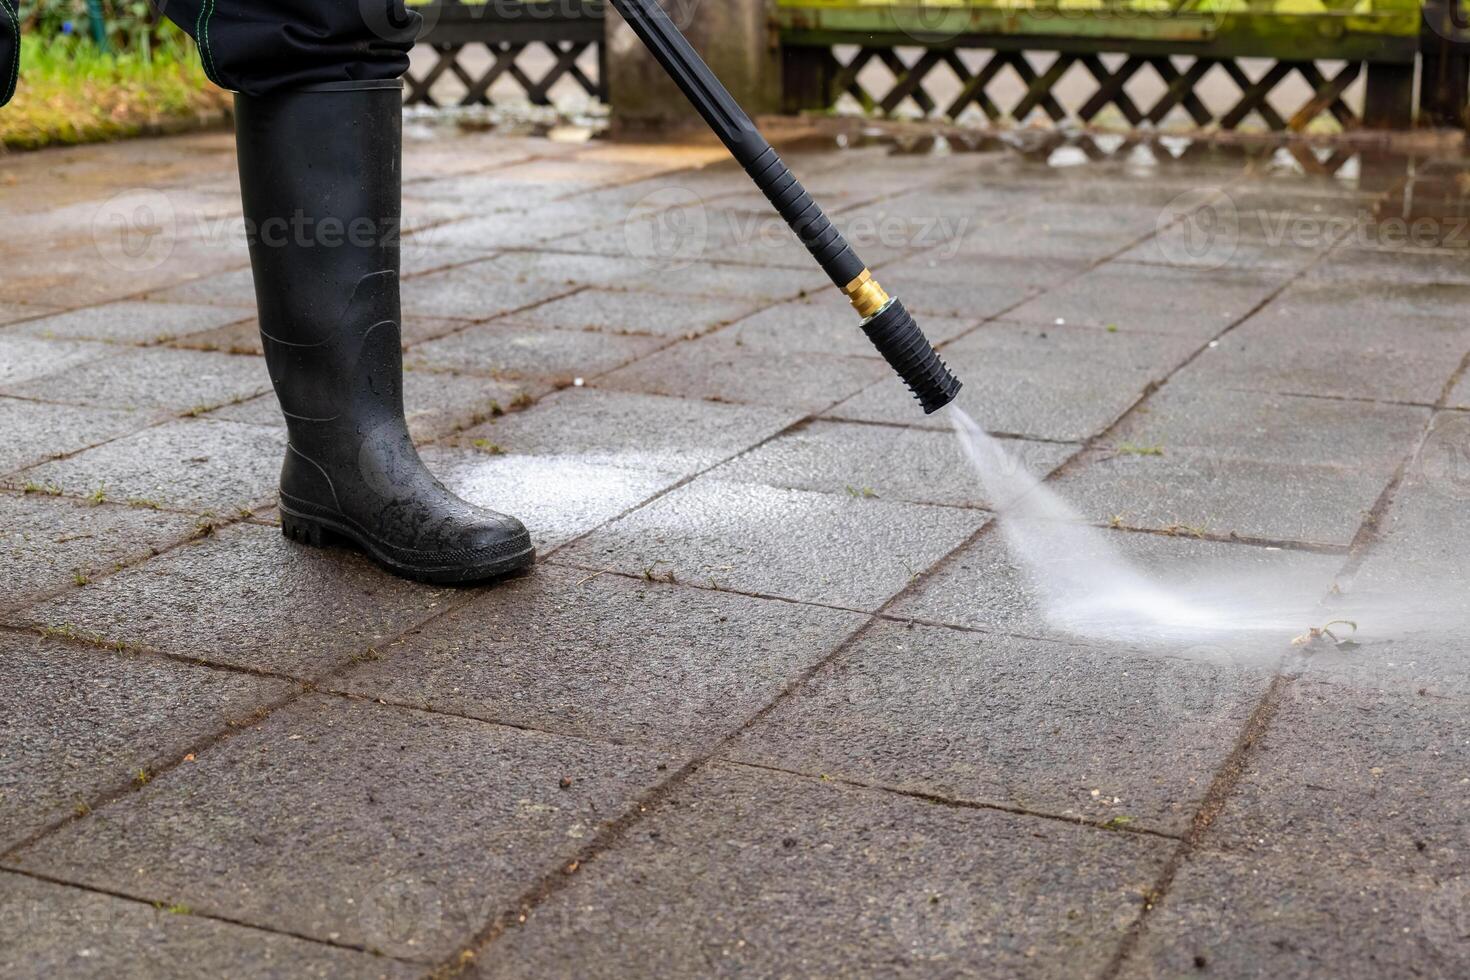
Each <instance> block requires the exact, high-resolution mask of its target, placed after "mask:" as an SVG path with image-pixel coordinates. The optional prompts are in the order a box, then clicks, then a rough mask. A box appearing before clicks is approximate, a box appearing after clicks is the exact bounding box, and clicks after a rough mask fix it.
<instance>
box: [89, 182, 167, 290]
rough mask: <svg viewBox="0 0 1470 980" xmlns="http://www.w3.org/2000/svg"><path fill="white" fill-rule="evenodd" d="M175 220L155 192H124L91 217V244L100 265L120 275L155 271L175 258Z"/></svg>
mask: <svg viewBox="0 0 1470 980" xmlns="http://www.w3.org/2000/svg"><path fill="white" fill-rule="evenodd" d="M177 241H178V218H177V216H176V215H175V214H174V205H173V202H172V201H170V200H169V198H168V195H167V194H164V193H161V192H160V191H154V190H133V191H124V192H123V193H121V194H118V195H116V196H114V197H113V198H111V199H110V200H108V201H107V202H106V203H105V204H103V205H102V206H101V207H100V208H98V209H97V213H96V214H95V215H93V217H92V243H93V245H95V246H96V248H97V254H98V255H100V256H101V257H102V261H104V262H106V263H107V264H108V265H110V266H112V267H113V268H114V269H117V270H118V271H119V272H127V273H138V272H147V271H149V270H151V269H156V268H158V267H159V266H161V265H163V264H164V263H165V262H167V261H168V260H169V258H170V257H171V256H172V255H173V254H174V246H175V244H177Z"/></svg>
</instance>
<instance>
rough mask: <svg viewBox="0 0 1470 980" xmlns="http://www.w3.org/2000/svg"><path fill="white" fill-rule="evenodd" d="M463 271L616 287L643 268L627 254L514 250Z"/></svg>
mask: <svg viewBox="0 0 1470 980" xmlns="http://www.w3.org/2000/svg"><path fill="white" fill-rule="evenodd" d="M465 271H466V272H467V273H473V274H476V275H480V276H483V277H486V278H489V279H496V280H509V281H511V282H517V283H545V284H560V285H563V286H615V285H620V284H622V283H624V282H627V281H629V280H632V279H635V278H637V277H638V276H639V275H640V274H641V273H643V272H644V271H645V270H644V267H643V266H642V265H641V264H640V263H639V262H638V261H637V260H636V259H634V258H632V257H630V256H597V255H568V254H566V253H565V252H535V251H514V252H505V253H502V254H500V255H497V256H495V257H494V258H492V259H487V260H486V261H484V262H480V263H476V264H475V265H472V266H467V267H466V268H465Z"/></svg>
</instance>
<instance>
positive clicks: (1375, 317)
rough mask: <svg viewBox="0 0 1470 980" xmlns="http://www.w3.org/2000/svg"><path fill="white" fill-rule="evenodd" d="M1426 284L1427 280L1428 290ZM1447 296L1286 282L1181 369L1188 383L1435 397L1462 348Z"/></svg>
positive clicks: (1466, 342)
mask: <svg viewBox="0 0 1470 980" xmlns="http://www.w3.org/2000/svg"><path fill="white" fill-rule="evenodd" d="M1427 288H1429V287H1426V289H1427ZM1453 307H1454V300H1453V299H1451V298H1449V297H1446V298H1445V299H1444V301H1443V302H1441V301H1437V300H1430V301H1417V302H1416V301H1413V300H1411V299H1407V298H1404V297H1402V294H1399V295H1398V296H1394V297H1392V298H1386V296H1385V295H1384V294H1369V293H1367V292H1366V291H1364V290H1361V289H1358V288H1355V287H1351V286H1337V285H1335V284H1312V285H1308V286H1302V287H1297V288H1294V289H1292V290H1290V291H1288V292H1287V293H1285V294H1283V295H1282V297H1281V298H1280V299H1279V300H1277V301H1276V302H1274V303H1272V304H1271V305H1270V306H1268V307H1267V308H1266V309H1265V310H1264V311H1262V313H1260V314H1259V315H1257V316H1255V317H1252V318H1251V319H1250V320H1248V321H1247V322H1246V323H1244V324H1242V325H1241V326H1240V327H1238V328H1236V329H1235V330H1234V331H1232V332H1231V333H1230V334H1229V335H1228V336H1226V337H1225V338H1223V339H1222V340H1221V341H1220V345H1219V347H1217V348H1215V349H1214V350H1210V351H1206V352H1205V353H1203V354H1201V355H1200V358H1199V359H1198V360H1197V361H1196V362H1195V363H1194V364H1191V365H1190V366H1189V367H1187V368H1185V369H1184V370H1183V371H1181V372H1180V380H1181V382H1182V383H1187V384H1189V385H1191V386H1196V387H1205V386H1222V387H1231V388H1238V389H1243V390H1252V391H1276V392H1288V393H1296V394H1305V395H1323V396H1328V397H1336V398H1377V399H1385V400H1395V401H1414V402H1421V403H1425V404H1433V403H1434V402H1436V401H1437V400H1438V399H1439V396H1440V393H1441V391H1442V390H1443V388H1444V385H1445V383H1446V382H1447V381H1448V380H1449V379H1450V377H1451V375H1452V374H1453V373H1454V371H1455V368H1456V367H1457V366H1458V365H1459V363H1460V358H1461V357H1462V356H1463V355H1464V352H1465V350H1466V349H1467V348H1470V329H1467V327H1466V325H1465V323H1464V317H1463V316H1461V315H1458V314H1457V313H1452V312H1451V311H1452V309H1453Z"/></svg>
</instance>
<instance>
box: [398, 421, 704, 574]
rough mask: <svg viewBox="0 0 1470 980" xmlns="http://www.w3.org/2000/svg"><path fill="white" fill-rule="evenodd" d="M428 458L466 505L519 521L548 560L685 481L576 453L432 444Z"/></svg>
mask: <svg viewBox="0 0 1470 980" xmlns="http://www.w3.org/2000/svg"><path fill="white" fill-rule="evenodd" d="M422 456H423V458H424V462H425V463H426V464H427V465H428V467H429V469H430V470H432V471H433V472H434V474H435V475H436V476H438V477H439V478H440V479H441V480H443V481H444V484H445V486H447V487H448V488H449V489H450V490H451V491H453V492H454V493H456V494H458V495H459V496H461V497H463V498H464V499H465V500H468V501H469V502H470V503H472V504H477V505H479V506H481V507H488V508H490V509H491V510H496V511H500V512H501V513H504V514H512V515H514V516H516V517H518V518H519V519H520V520H521V522H522V523H523V524H525V525H526V528H527V529H528V530H529V531H530V532H531V540H532V541H533V542H534V543H535V545H536V548H537V550H538V551H539V552H541V553H542V554H543V555H544V554H545V553H546V552H547V551H550V550H552V549H555V548H559V547H561V546H562V545H564V544H566V543H567V542H568V541H570V540H571V539H572V538H575V537H577V536H578V535H581V534H585V533H586V532H588V531H590V530H592V529H593V528H595V527H597V526H599V525H601V524H603V523H605V522H607V521H610V520H612V519H613V518H615V517H617V516H618V515H619V514H621V513H623V512H624V511H626V510H630V509H632V508H634V507H637V506H638V505H639V504H641V503H643V502H644V501H645V500H647V499H649V498H650V497H652V496H653V495H654V494H656V493H659V492H661V491H663V490H666V489H668V488H669V487H671V486H673V485H674V484H675V483H677V482H678V481H679V477H678V475H677V474H674V473H665V472H662V471H658V470H650V469H627V468H624V467H621V466H603V465H598V464H593V463H588V462H586V461H584V460H582V459H580V458H578V457H577V456H575V455H572V456H533V455H517V454H505V455H494V454H492V453H488V452H485V451H482V450H479V449H474V448H469V449H459V448H454V447H441V446H431V447H427V448H425V449H424V450H423V451H422Z"/></svg>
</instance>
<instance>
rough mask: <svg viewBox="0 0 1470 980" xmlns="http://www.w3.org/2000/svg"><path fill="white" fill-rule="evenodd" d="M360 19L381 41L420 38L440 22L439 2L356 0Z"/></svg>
mask: <svg viewBox="0 0 1470 980" xmlns="http://www.w3.org/2000/svg"><path fill="white" fill-rule="evenodd" d="M357 6H358V11H359V13H361V14H362V22H363V24H364V25H365V26H366V27H367V29H368V30H369V31H370V32H371V33H372V35H373V36H374V37H377V38H381V39H383V40H384V41H403V42H406V41H410V40H413V41H422V40H423V39H424V38H425V37H426V36H428V33H429V31H431V30H433V29H434V25H435V24H437V23H439V14H440V12H441V11H442V10H443V9H444V4H442V3H423V4H414V6H413V9H411V10H410V9H409V8H408V7H407V6H406V5H405V4H404V2H403V0H358V5H357Z"/></svg>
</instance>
